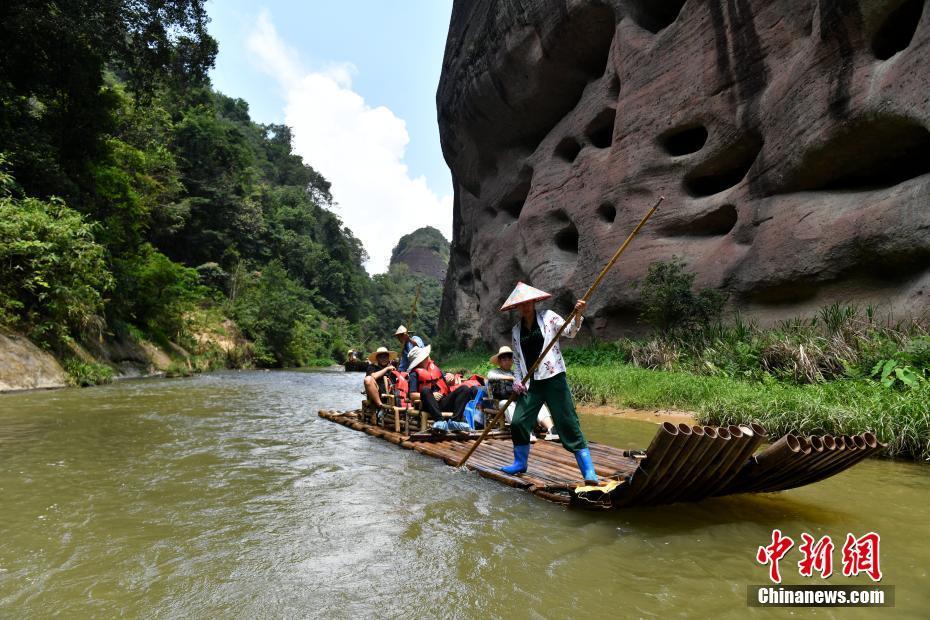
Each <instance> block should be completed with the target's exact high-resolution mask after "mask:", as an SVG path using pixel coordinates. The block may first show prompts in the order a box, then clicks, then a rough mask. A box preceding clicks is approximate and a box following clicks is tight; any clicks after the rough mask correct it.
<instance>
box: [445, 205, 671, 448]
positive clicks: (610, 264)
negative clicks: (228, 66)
mask: <svg viewBox="0 0 930 620" xmlns="http://www.w3.org/2000/svg"><path fill="white" fill-rule="evenodd" d="M663 200H665V196H659V199H658V200H657V201H656V203H655V204H654V205H653V206H652V208H651V209H649V212H648V213H646V215H645V216H643V219H641V220H640V221H639V224H637V225H636V228H634V229H633V231H632V232H631V233H630V235H629V236H628V237H627V238H626V240H625V241H624V242H623V245H621V246H620V248H619V249H618V250H617V251H616V252H614V255H613V256H612V257H611V259H610V260H609V261H607V264H606V265H604V268H603V269H601V273H600V275H598V276H597V279H596V280H594V283H593V284H592V285H591V286H590V287H589V288H588V291H587V292H586V293H585V294H584V297H582V298H581V301H584V302H587V301H588V299H589V298H590V297H591V295H592V294H593V293H594V291H595V290H596V289H597V287H598V286H599V285H600V284H601V281H602V280H603V279H604V277H605V276H606V275H607V272H608V271H610V268H611V267H613V266H614V263H616V262H617V259H618V258H620V255H621V254H623V251H624V250H626V248H627V246H628V245H630V242H631V241H633V238H634V237H635V236H636V235H637V234H638V233H639V231H640V229H642V227H643V226H645V225H646V222H648V221H649V218H650V217H652V214H653V213H655V212H656V209H658V208H659V205H660V204H662V201H663ZM576 314H577V310H575V309H572V313H571V314H570V315H568V318H567V319H566V320H565V322H564V323H562V327H560V328H559V331H557V332H556V333H555V337H554V338H553V339H552V340H550V341H549V344H547V345H546V346H545V348H543V350H542V352H541V353H540V354H539V357H537V358H536V361H535V362H533V365H532V366H530V367H529V369H527V371H526V376H524V377H523V381H522V382H521V383H523V384H524V385H525V384H526V382H527V381H529V380H530V377H532V376H533V373H534V372H536V368H537V367H538V366H539V365H540V364H541V363H542V361H543V359H544V358H545V357H546V354H547V353H549V350H550V349H551V348H552V347H553V346H554V345H555V343H556V342H558V341H559V337H560V336H561V335H562V332H563V331H565V328H566V327H568V325H569V324H571V323H572V322H573V321H574V320H575V315H576ZM515 396H516V393H513V394H511V395H510V398H508V399H507V403H506V404H505V405H504V406H503V407H501V408H500V411H498V413H497V416H495V418H494V420H493V421H492V422H491V423H490V424H487V420H485V425H484V432H482V433H481V436H480V437H478V440H477V441H475V443H474V444H472V446H471V448H469V450H468V452H466V453H465V456H464V457H462V460H461V461H459V464H458V467H462V466H463V465H465V463H466V462H467V461H468V458H469V457H470V456H471V455H472V453H473V452H474V451H475V450H476V449H477V448H478V446H479V445H480V444H481V442H482V441H484V438H485V437H487V435H488V433H489V432H490V431H491V429H492V428H494V427H495V426H496V425H497V423H498V422H499V421H500V419H501V416H503V415H504V412H505V411H507V407H509V406H510V404H511V403H512V402H513V401H514V398H515Z"/></svg>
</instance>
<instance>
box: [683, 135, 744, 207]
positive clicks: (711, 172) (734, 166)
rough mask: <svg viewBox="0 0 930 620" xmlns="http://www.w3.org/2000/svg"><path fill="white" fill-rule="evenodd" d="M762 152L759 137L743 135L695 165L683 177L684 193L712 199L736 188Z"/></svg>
mask: <svg viewBox="0 0 930 620" xmlns="http://www.w3.org/2000/svg"><path fill="white" fill-rule="evenodd" d="M761 150H762V137H761V136H760V135H759V134H757V133H754V132H751V133H745V134H743V135H742V136H740V137H739V138H738V139H737V140H736V141H735V142H734V143H733V144H731V145H730V146H728V147H727V148H725V149H721V150H720V152H718V153H717V154H716V155H714V156H713V157H711V158H710V159H708V160H707V161H705V162H703V163H701V164H699V165H698V166H697V167H696V168H694V170H692V171H691V172H689V173H688V174H687V175H686V176H685V189H686V190H687V191H688V193H689V194H691V195H692V196H695V197H699V196H712V195H714V194H719V193H720V192H722V191H725V190H728V189H730V188H731V187H733V186H735V185H738V184H739V182H740V181H742V180H743V177H745V176H746V173H747V172H749V169H750V168H751V167H752V164H753V163H754V162H755V161H756V157H758V156H759V151H761Z"/></svg>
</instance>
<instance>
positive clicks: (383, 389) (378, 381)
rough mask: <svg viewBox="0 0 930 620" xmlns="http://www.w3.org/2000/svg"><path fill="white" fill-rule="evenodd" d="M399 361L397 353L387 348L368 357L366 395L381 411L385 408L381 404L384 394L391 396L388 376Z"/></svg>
mask: <svg viewBox="0 0 930 620" xmlns="http://www.w3.org/2000/svg"><path fill="white" fill-rule="evenodd" d="M396 360H397V352H396V351H388V350H387V347H378V350H377V351H375V352H374V353H372V354H371V355H369V356H368V368H366V369H365V379H364V383H365V395H366V396H368V400H369V402H371V404H372V405H374V406H375V407H377V408H378V409H379V410H380V409H382V408H383V407H384V403H382V402H381V395H382V394H389V393H390V391H389V390H388V381H387V374H388V373H389V372H391V371H392V370H395V368H394V362H395V361H396Z"/></svg>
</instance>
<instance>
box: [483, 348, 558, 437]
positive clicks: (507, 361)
mask: <svg viewBox="0 0 930 620" xmlns="http://www.w3.org/2000/svg"><path fill="white" fill-rule="evenodd" d="M491 364H493V365H494V366H497V368H492V369H491V372H489V373H488V389H489V390H490V392H491V398H494V399H497V400H498V401H500V403H499V404H498V407H501V406H503V405H504V403H505V402H506V400H507V399H508V398H510V395H511V394H512V393H513V381H514V376H513V350H511V348H510V347H508V346H506V345H505V346H502V347H501V348H500V349H499V350H498V351H497V355H493V356H491ZM516 408H517V403H516V399H514V402H512V403H510V406H509V407H507V411H505V412H504V419H505V420H506V421H507V422H508V423H509V422H510V420H511V418H513V412H514V411H515V410H516ZM536 424H537V425H538V426H541V427H542V428H543V429H545V431H546V437H545V439H546V441H558V440H559V436H558V434H556V432H555V423H554V422H553V421H552V415H551V414H550V413H549V408H548V407H546V405H543V406H542V408H540V410H539V415H537V416H536ZM533 439H535V438H534V437H531V438H530V441H532V440H533Z"/></svg>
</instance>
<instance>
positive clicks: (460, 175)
mask: <svg viewBox="0 0 930 620" xmlns="http://www.w3.org/2000/svg"><path fill="white" fill-rule="evenodd" d="M927 4H928V3H927V2H925V0H904V1H902V0H888V1H865V0H862V1H861V2H855V1H844V2H840V1H838V0H829V1H828V0H819V1H817V0H813V1H811V0H804V1H801V0H777V1H771V0H768V1H762V0H727V1H723V0H719V1H716V0H708V1H706V2H699V1H696V0H691V1H682V0H649V1H648V2H647V1H645V0H613V1H594V0H579V1H566V0H534V1H532V2H530V1H523V2H521V1H516V0H510V1H503V0H495V1H491V0H456V2H455V4H454V7H453V12H452V19H451V23H450V27H449V36H448V40H447V43H446V50H445V58H444V60H443V68H442V77H441V79H440V84H439V89H438V92H437V108H438V119H439V127H440V135H441V140H442V148H443V153H444V156H445V159H446V161H447V163H448V165H449V167H450V168H451V170H452V175H453V179H454V184H455V203H454V216H453V240H452V251H451V260H450V264H449V270H448V273H447V276H446V282H445V291H444V298H443V309H442V321H443V322H444V324H445V325H446V326H457V327H458V328H459V329H464V330H465V333H466V335H467V336H468V337H469V339H472V340H474V339H477V338H479V337H480V338H483V339H484V340H486V341H489V342H497V341H498V340H500V339H501V337H503V336H504V335H505V334H506V332H507V328H508V322H509V321H508V317H505V316H503V315H501V314H500V313H498V311H497V309H498V307H499V305H500V302H501V300H502V299H504V297H505V296H506V294H507V292H508V291H509V290H510V288H511V287H512V286H513V284H514V282H515V281H516V280H519V279H522V280H526V281H527V282H530V283H532V284H533V285H534V286H538V287H540V288H544V289H547V290H549V291H551V292H553V294H554V297H555V305H556V306H557V307H559V308H564V309H566V310H567V309H568V307H569V304H570V302H571V300H572V299H573V298H574V297H576V296H578V295H580V294H581V293H583V292H584V290H585V288H586V287H587V285H588V284H589V283H590V282H591V281H592V279H593V278H594V277H595V276H596V274H597V272H598V271H599V269H600V268H601V266H602V265H603V263H604V262H605V261H606V260H607V258H608V257H609V256H610V255H611V254H612V253H613V251H614V250H615V249H616V248H617V246H618V245H619V244H620V243H621V242H622V240H623V239H624V238H625V236H626V235H627V234H628V233H629V231H630V229H631V228H632V227H633V226H634V224H635V222H637V221H638V220H639V218H640V217H641V216H642V215H643V214H644V213H645V211H646V210H647V209H648V208H649V206H651V204H652V203H653V202H654V201H655V199H656V198H657V197H658V196H659V195H660V194H662V195H665V196H667V198H668V199H667V201H666V203H665V204H664V205H663V208H662V209H661V210H660V211H659V213H657V215H656V216H655V218H654V219H653V221H652V222H650V224H649V225H648V227H647V228H646V229H645V230H644V231H643V233H642V235H641V236H640V237H639V238H638V239H637V240H636V244H635V246H634V247H633V248H631V250H630V251H629V252H628V253H627V254H626V255H625V256H624V258H623V260H622V261H621V262H620V263H618V265H617V267H616V268H615V270H614V271H612V272H611V274H610V275H609V276H608V279H607V280H606V281H605V284H604V286H603V287H602V288H601V289H600V290H599V291H598V294H597V296H596V297H595V298H594V299H593V300H592V303H591V307H590V310H589V312H588V316H589V317H590V319H589V320H588V321H586V323H585V330H586V334H587V335H596V336H599V337H605V338H606V337H615V336H618V335H620V334H622V333H624V332H629V331H635V329H636V321H635V317H636V315H637V307H636V298H637V294H636V291H635V290H633V289H632V288H631V286H630V285H631V283H632V282H633V281H635V280H636V279H638V278H641V277H642V276H643V275H644V274H645V272H646V270H647V268H648V266H649V264H650V263H652V262H654V261H660V260H669V259H670V258H671V257H672V256H673V255H677V256H679V257H682V258H683V259H684V260H685V261H686V262H687V263H688V265H689V269H690V270H692V271H695V272H697V274H698V277H697V282H696V284H697V285H698V286H701V287H715V288H719V289H721V290H723V291H725V292H727V293H728V295H729V300H730V303H731V304H732V305H733V306H734V307H736V308H739V309H740V310H741V311H742V312H743V313H744V314H745V315H747V316H749V317H754V318H759V319H761V320H763V321H766V322H768V321H774V320H778V319H781V318H785V317H789V316H794V315H803V314H807V313H811V312H813V311H814V310H816V309H817V308H819V307H821V306H823V305H826V304H829V303H832V302H834V301H841V302H853V303H859V304H879V305H880V306H881V307H882V308H883V309H884V310H885V311H886V312H891V313H894V314H895V315H898V316H901V315H904V314H922V313H926V312H927V310H928V307H930V301H928V299H930V200H928V198H930V91H928V89H927V88H926V84H928V83H930V7H928V6H927Z"/></svg>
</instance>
